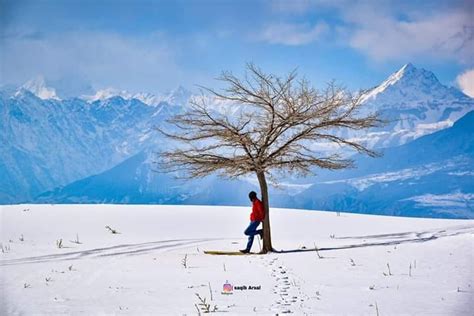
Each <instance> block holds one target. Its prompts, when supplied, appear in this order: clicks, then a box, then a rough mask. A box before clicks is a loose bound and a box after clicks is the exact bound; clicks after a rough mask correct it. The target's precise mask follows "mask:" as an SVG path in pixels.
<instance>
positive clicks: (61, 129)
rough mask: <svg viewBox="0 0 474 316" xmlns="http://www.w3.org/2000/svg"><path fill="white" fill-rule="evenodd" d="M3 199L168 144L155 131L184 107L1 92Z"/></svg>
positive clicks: (99, 169) (0, 192) (75, 177)
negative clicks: (49, 97)
mask: <svg viewBox="0 0 474 316" xmlns="http://www.w3.org/2000/svg"><path fill="white" fill-rule="evenodd" d="M0 105H1V107H0V109H1V112H0V113H1V114H0V123H1V124H0V134H1V135H0V139H1V142H2V144H3V146H2V147H1V149H0V157H1V158H2V159H1V162H0V170H1V172H2V175H4V177H3V178H2V180H1V181H0V201H2V203H14V202H19V201H23V200H27V199H30V198H32V197H33V196H35V195H37V194H39V193H41V192H44V191H45V190H49V189H52V188H54V187H57V186H61V185H65V184H67V183H70V182H72V181H75V180H78V179H81V178H84V177H87V176H89V175H91V174H96V173H99V172H102V171H104V170H107V169H109V168H111V167H113V166H114V165H116V164H118V163H120V162H121V161H123V160H124V159H126V158H128V157H130V156H132V155H134V154H136V153H137V152H140V151H141V150H143V149H144V148H146V147H149V146H157V144H163V142H162V140H159V138H160V137H159V136H160V135H159V134H158V133H157V132H156V131H155V130H153V128H154V126H156V125H159V124H161V123H160V122H161V121H162V119H164V116H163V115H161V114H160V113H167V115H168V116H169V115H170V114H172V113H175V112H176V111H179V108H176V107H175V106H172V105H169V104H167V103H162V104H160V105H158V106H156V107H150V106H148V105H145V104H144V103H142V102H140V101H139V100H136V99H130V100H125V99H123V98H121V97H112V98H109V99H106V100H100V101H95V102H92V103H88V102H86V101H84V100H81V99H77V98H75V99H68V100H63V101H60V100H55V99H47V100H42V99H40V98H38V97H37V96H36V95H34V94H32V93H31V92H29V91H28V90H25V89H21V90H19V91H18V92H17V93H15V95H14V96H9V95H7V94H4V93H0Z"/></svg>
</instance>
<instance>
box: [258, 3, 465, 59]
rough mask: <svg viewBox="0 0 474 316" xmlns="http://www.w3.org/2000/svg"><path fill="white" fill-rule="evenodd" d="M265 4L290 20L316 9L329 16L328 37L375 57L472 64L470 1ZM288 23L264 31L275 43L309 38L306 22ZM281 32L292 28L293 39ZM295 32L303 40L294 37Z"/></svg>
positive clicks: (334, 41) (288, 42) (372, 57)
mask: <svg viewBox="0 0 474 316" xmlns="http://www.w3.org/2000/svg"><path fill="white" fill-rule="evenodd" d="M269 7H270V9H271V11H272V12H275V13H276V14H279V17H278V18H281V15H284V16H285V17H286V18H287V19H289V21H291V19H293V18H294V17H297V19H298V20H301V18H302V17H308V18H311V16H312V15H315V14H316V15H318V14H328V15H329V16H332V19H331V21H333V22H332V23H331V29H330V31H331V32H332V34H331V41H332V42H333V43H337V44H340V45H343V46H349V47H351V48H353V49H355V50H358V51H360V52H362V53H363V54H365V55H367V56H369V57H370V58H371V59H372V60H375V61H386V60H398V61H403V62H406V61H407V60H411V59H414V58H431V59H434V60H440V59H443V60H452V61H456V62H458V63H461V64H465V65H473V57H472V54H473V52H474V19H473V18H472V3H471V2H470V1H446V2H443V1H440V2H418V1H416V2H409V1H408V2H403V1H390V0H378V1H370V0H367V1H364V0H361V1H352V0H337V1H331V0H295V1H285V0H276V1H271V2H270V5H269ZM288 29H289V31H286V30H285V28H281V30H280V29H278V28H273V29H271V30H272V32H268V30H267V33H269V34H271V35H273V36H272V38H274V41H273V42H277V43H283V44H285V43H286V44H290V45H291V44H292V43H293V42H294V43H295V44H292V45H297V44H298V43H300V42H301V43H303V44H304V43H307V42H309V41H310V40H309V39H308V38H311V36H308V33H309V32H308V29H307V28H306V29H305V28H302V27H299V28H297V27H293V28H288ZM280 31H281V32H280ZM290 31H291V32H290ZM279 33H282V34H281V35H280V34H279ZM285 33H291V34H292V36H291V38H295V40H293V41H290V40H285V39H286V38H288V36H284V35H285ZM267 35H268V34H267ZM299 36H301V37H302V38H303V40H300V41H298V40H296V39H297V38H298V37H299ZM268 37H270V36H268Z"/></svg>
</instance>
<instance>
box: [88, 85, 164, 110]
mask: <svg viewBox="0 0 474 316" xmlns="http://www.w3.org/2000/svg"><path fill="white" fill-rule="evenodd" d="M116 96H119V97H122V98H123V99H126V100H130V99H137V100H140V101H141V102H143V103H145V104H147V105H150V106H156V105H158V104H159V103H160V102H161V101H162V100H163V97H162V96H157V95H154V94H152V93H147V92H141V93H135V94H133V93H130V92H128V91H126V90H118V89H115V88H106V89H102V90H98V91H97V92H96V93H95V94H94V95H91V96H83V97H82V98H83V99H84V100H86V101H88V102H94V101H97V100H106V99H109V98H112V97H116Z"/></svg>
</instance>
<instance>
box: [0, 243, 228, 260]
mask: <svg viewBox="0 0 474 316" xmlns="http://www.w3.org/2000/svg"><path fill="white" fill-rule="evenodd" d="M214 240H222V238H202V239H170V240H160V241H152V242H145V243H138V244H124V245H116V246H110V247H102V248H95V249H88V250H83V251H73V252H66V253H59V254H51V255H44V256H35V257H27V258H19V259H11V260H3V261H0V266H8V265H17V264H28V263H41V262H49V261H69V260H78V259H84V258H101V257H112V256H120V255H126V256H134V255H140V254H146V253H149V252H153V251H156V250H172V249H177V248H180V247H183V246H191V245H199V244H201V243H203V242H208V241H214Z"/></svg>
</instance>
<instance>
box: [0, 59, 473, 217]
mask: <svg viewBox="0 0 474 316" xmlns="http://www.w3.org/2000/svg"><path fill="white" fill-rule="evenodd" d="M196 97H201V98H202V97H203V96H193V95H192V94H191V93H190V92H188V91H187V90H186V89H184V88H182V87H180V88H178V89H176V90H175V91H173V92H171V93H169V94H163V95H161V94H158V95H153V94H149V93H140V94H132V93H128V92H126V91H118V90H114V89H108V90H102V91H97V92H96V93H90V94H89V95H88V96H84V95H82V96H78V97H74V98H67V99H63V98H61V96H60V95H59V94H58V93H56V89H54V88H50V87H47V86H46V83H45V82H44V80H43V81H41V80H40V81H39V82H38V81H37V82H30V83H27V84H25V85H24V86H22V87H18V88H14V89H12V88H11V87H9V88H8V89H6V88H2V89H0V102H1V126H0V131H1V135H2V136H0V137H1V138H2V143H3V144H5V146H3V147H2V149H1V152H0V157H1V158H2V159H1V161H0V171H1V172H2V174H4V177H3V178H2V179H1V180H0V203H3V204H6V203H19V202H27V201H36V202H45V203H46V202H47V203H64V202H68V203H69V202H78V203H166V204H233V205H246V203H247V201H246V199H245V195H246V194H245V193H246V192H247V191H248V190H249V189H250V188H256V186H255V185H256V182H255V180H254V179H253V178H242V179H240V180H237V181H229V180H225V179H220V178H218V177H216V176H210V177H207V178H205V179H201V180H195V181H190V182H182V181H177V180H175V179H174V178H173V176H172V175H169V174H163V173H160V172H156V171H159V170H154V169H155V168H154V164H153V161H154V154H153V152H154V151H155V150H156V149H159V148H162V147H163V146H167V145H168V141H167V140H166V139H163V137H162V136H161V135H160V134H159V133H157V132H156V131H155V130H154V127H155V126H160V124H162V123H163V121H164V120H165V119H167V118H169V117H170V116H172V115H174V114H176V113H179V112H181V111H183V110H184V109H185V108H186V106H187V103H188V102H189V100H190V99H191V98H196ZM206 101H207V102H209V103H210V104H211V105H212V106H214V108H215V109H216V110H217V111H222V110H226V109H228V107H229V106H231V107H238V106H239V105H229V104H225V103H222V101H220V100H216V99H213V98H211V97H206ZM362 102H363V103H364V108H365V109H366V110H367V111H379V112H380V113H381V114H382V115H383V117H384V118H386V119H388V120H389V121H390V123H389V124H388V125H386V126H384V127H381V128H377V129H372V130H370V131H369V132H367V133H364V134H357V133H353V134H347V135H345V136H348V137H353V138H359V139H360V140H361V141H363V142H365V143H366V144H368V145H369V146H370V147H372V148H376V149H379V150H381V151H383V152H384V157H383V158H379V159H372V158H366V157H358V156H355V157H354V158H355V160H356V162H357V166H358V168H357V169H353V170H344V171H340V172H327V171H324V170H320V171H317V173H318V176H316V177H308V178H305V179H292V177H291V175H289V176H288V178H285V179H281V180H282V181H281V183H279V187H280V189H272V201H273V203H272V205H273V206H293V207H294V206H296V207H301V208H309V209H316V208H324V209H331V210H341V211H344V210H346V211H352V212H365V213H377V214H396V215H397V214H398V215H412V216H432V217H440V216H441V217H443V216H444V217H470V216H471V215H472V214H473V212H472V200H473V197H472V195H473V194H472V193H473V192H474V191H473V190H472V186H471V185H470V182H472V181H470V180H471V179H472V175H473V174H472V172H471V171H470V169H472V128H471V126H472V113H470V112H471V111H472V110H474V100H473V99H472V98H470V97H469V96H467V95H465V94H463V93H462V92H460V91H459V90H457V89H455V88H452V87H446V86H444V85H442V84H441V83H440V82H439V81H438V79H437V78H436V76H435V75H434V74H433V73H432V72H430V71H428V70H424V69H418V68H416V67H415V66H413V65H412V64H407V65H405V66H403V67H402V68H401V69H400V70H398V71H396V72H395V73H393V74H392V75H390V76H389V77H388V79H387V80H385V81H384V82H382V83H381V84H380V85H379V86H377V87H375V88H373V89H371V90H369V91H368V92H367V93H366V94H364V96H363V98H362ZM461 118H462V119H461ZM455 122H456V123H455ZM469 146H470V147H469ZM229 192H232V195H231V196H229ZM242 197H243V198H242ZM459 201H461V202H459ZM462 201H464V202H462ZM450 205H451V206H450ZM453 205H454V206H453Z"/></svg>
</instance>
